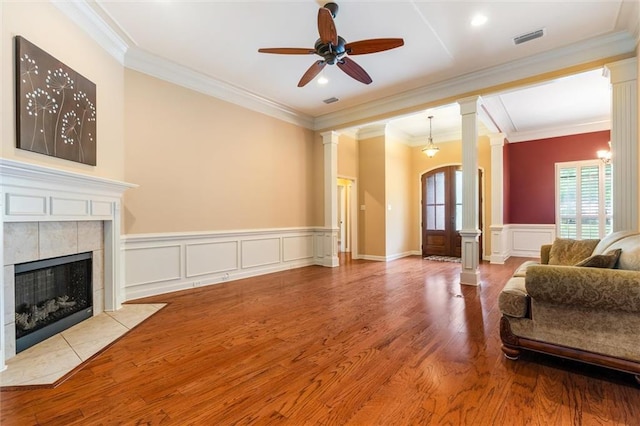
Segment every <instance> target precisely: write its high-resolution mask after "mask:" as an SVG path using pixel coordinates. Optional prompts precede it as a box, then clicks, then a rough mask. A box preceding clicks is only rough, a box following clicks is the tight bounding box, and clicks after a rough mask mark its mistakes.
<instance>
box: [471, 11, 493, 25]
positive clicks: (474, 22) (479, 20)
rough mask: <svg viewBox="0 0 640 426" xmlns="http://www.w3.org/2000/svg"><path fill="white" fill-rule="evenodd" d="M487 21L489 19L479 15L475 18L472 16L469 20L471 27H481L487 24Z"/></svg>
mask: <svg viewBox="0 0 640 426" xmlns="http://www.w3.org/2000/svg"><path fill="white" fill-rule="evenodd" d="M488 19H489V18H487V17H486V16H485V15H483V14H480V13H479V14H477V15H476V16H474V17H473V18H471V26H473V27H479V26H481V25H484V24H486V23H487V20H488Z"/></svg>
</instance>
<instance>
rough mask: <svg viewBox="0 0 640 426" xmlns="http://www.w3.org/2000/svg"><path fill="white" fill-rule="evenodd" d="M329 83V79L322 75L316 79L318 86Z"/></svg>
mask: <svg viewBox="0 0 640 426" xmlns="http://www.w3.org/2000/svg"><path fill="white" fill-rule="evenodd" d="M328 82H329V79H328V78H327V77H325V76H324V75H321V76H320V77H319V78H318V84H323V85H324V84H327V83H328Z"/></svg>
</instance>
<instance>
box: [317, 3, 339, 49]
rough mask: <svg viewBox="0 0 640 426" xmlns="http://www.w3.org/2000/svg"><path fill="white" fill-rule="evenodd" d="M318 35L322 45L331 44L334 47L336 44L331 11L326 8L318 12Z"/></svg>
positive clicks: (334, 25) (336, 33)
mask: <svg viewBox="0 0 640 426" xmlns="http://www.w3.org/2000/svg"><path fill="white" fill-rule="evenodd" d="M318 33H320V40H322V42H323V43H331V44H333V45H334V46H335V45H337V44H338V30H336V24H335V22H333V16H331V11H330V10H329V9H327V8H326V7H321V8H320V9H319V10H318Z"/></svg>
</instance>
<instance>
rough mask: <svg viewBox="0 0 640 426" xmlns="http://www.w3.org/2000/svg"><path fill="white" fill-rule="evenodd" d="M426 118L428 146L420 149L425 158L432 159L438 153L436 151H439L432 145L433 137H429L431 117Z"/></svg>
mask: <svg viewBox="0 0 640 426" xmlns="http://www.w3.org/2000/svg"><path fill="white" fill-rule="evenodd" d="M428 118H429V144H428V145H427V146H425V147H424V148H422V152H423V153H424V154H425V155H426V156H427V157H429V158H433V157H434V156H435V155H436V154H437V153H438V151H440V148H438V147H437V146H436V144H434V143H433V137H431V120H432V119H433V115H430V116H429V117H428Z"/></svg>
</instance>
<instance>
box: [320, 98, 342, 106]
mask: <svg viewBox="0 0 640 426" xmlns="http://www.w3.org/2000/svg"><path fill="white" fill-rule="evenodd" d="M339 100H340V99H338V98H336V97H335V96H334V97H332V98H328V99H325V100H324V101H322V102H324V103H325V104H332V103H334V102H338V101H339Z"/></svg>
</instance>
